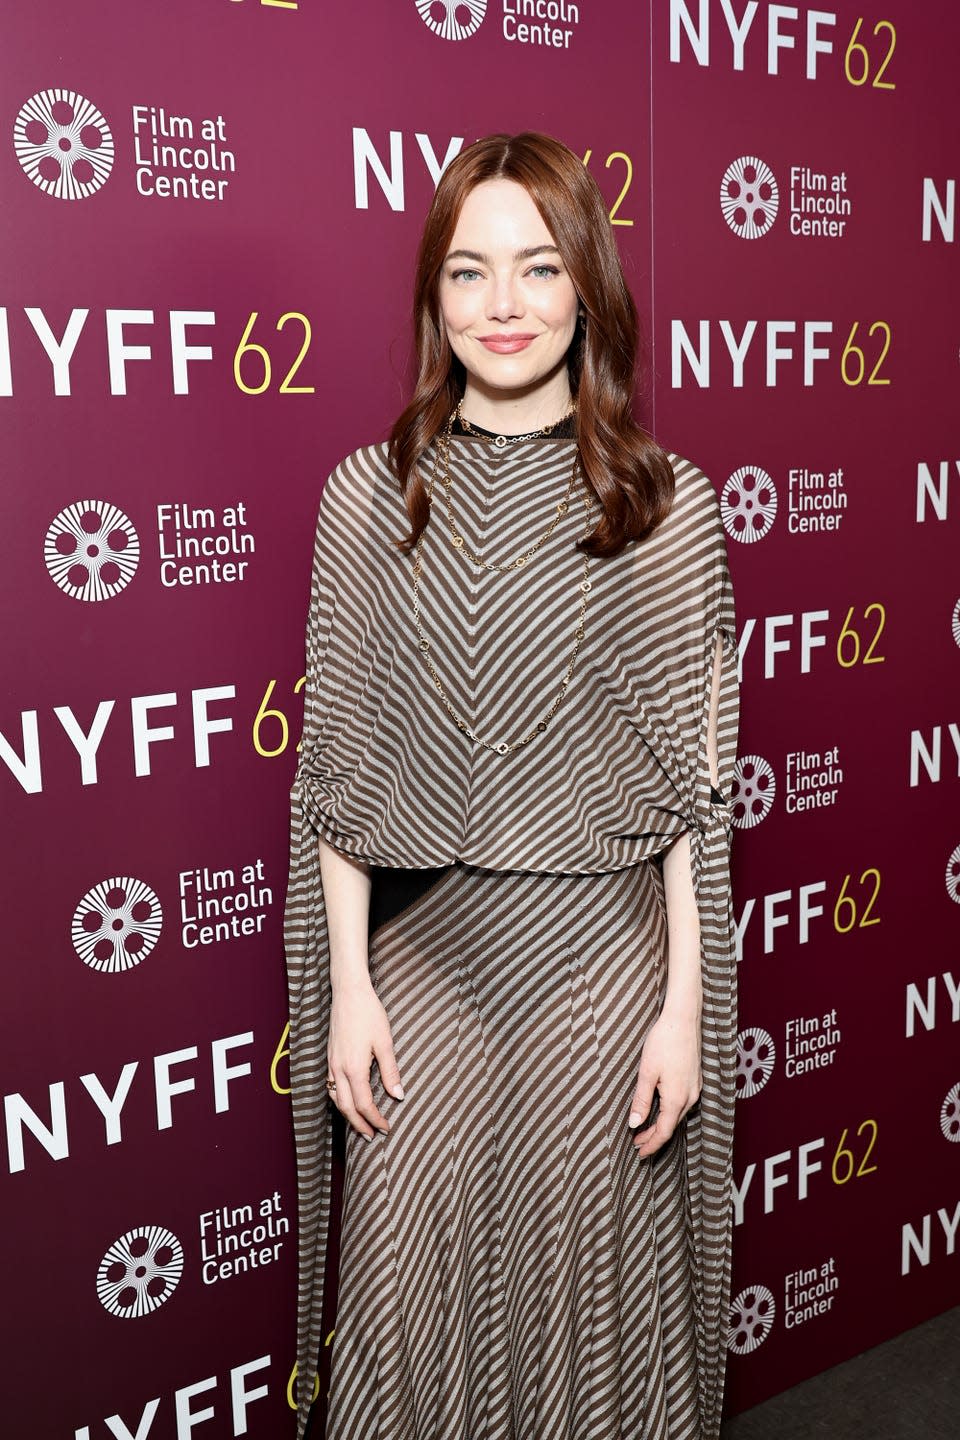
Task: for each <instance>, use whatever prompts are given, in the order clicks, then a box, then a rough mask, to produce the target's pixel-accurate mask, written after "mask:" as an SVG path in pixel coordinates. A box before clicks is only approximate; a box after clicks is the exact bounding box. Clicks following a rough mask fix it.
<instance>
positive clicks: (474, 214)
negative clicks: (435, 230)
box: [450, 179, 554, 248]
mask: <svg viewBox="0 0 960 1440" xmlns="http://www.w3.org/2000/svg"><path fill="white" fill-rule="evenodd" d="M521 239H522V241H523V243H524V245H535V244H537V243H538V242H540V241H543V242H544V243H545V244H553V243H554V237H553V235H552V234H551V233H550V229H549V227H548V225H547V223H546V221H545V220H544V218H543V216H542V215H541V214H540V211H539V210H538V209H537V207H536V205H535V204H534V203H533V200H532V199H531V197H530V195H529V193H528V192H527V191H526V190H525V189H524V187H523V186H522V185H518V184H517V182H516V181H515V180H503V179H500V180H484V181H482V182H481V183H480V184H479V185H475V186H474V187H473V189H472V190H470V191H469V192H468V193H467V195H466V197H465V198H464V201H463V205H462V206H461V208H460V214H459V215H458V217H457V223H456V226H455V227H454V231H453V235H452V236H451V240H450V245H451V248H455V247H456V246H458V245H461V244H462V245H467V244H469V243H470V242H471V241H477V240H483V241H484V243H485V244H487V245H496V244H497V243H498V242H499V243H500V244H501V245H503V246H515V245H517V244H518V243H519V242H520V240H521ZM474 248H479V247H478V246H474Z"/></svg>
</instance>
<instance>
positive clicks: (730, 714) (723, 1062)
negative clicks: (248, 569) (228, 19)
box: [285, 133, 738, 1440]
mask: <svg viewBox="0 0 960 1440" xmlns="http://www.w3.org/2000/svg"><path fill="white" fill-rule="evenodd" d="M414 321H415V328H416V337H417V350H418V356H419V363H420V371H419V378H418V381H417V386H416V390H415V393H414V396H413V399H412V401H411V403H410V405H409V407H408V408H407V410H406V411H405V412H404V414H403V415H402V416H401V417H400V419H399V420H398V421H397V423H396V425H395V426H394V429H393V432H392V436H391V440H390V443H389V445H374V446H370V447H368V448H365V449H362V450H358V451H356V452H355V453H354V454H352V455H351V456H349V457H348V458H347V459H346V460H344V461H343V462H342V463H341V464H340V465H339V466H337V468H336V470H335V471H334V472H333V474H332V475H331V476H330V478H329V480H328V481H327V484H326V486H325V487H324V490H323V495H322V499H321V503H320V511H319V519H318V526H317V535H316V545H315V555H314V569H313V584H312V592H311V604H310V612H309V617H308V624H307V688H306V710H305V720H304V736H303V742H302V752H301V757H300V763H299V768H298V771H297V776H296V780H295V783H294V787H293V791H292V803H293V821H292V834H291V878H290V887H289V892H288V897H287V909H286V916H285V940H286V945H287V959H288V968H289V977H290V1000H291V1066H292V1077H293V1079H292V1084H293V1102H294V1116H295V1124H296V1132H297V1149H298V1169H299V1187H300V1207H301V1210H300V1217H301V1218H300V1224H301V1269H300V1336H299V1360H298V1364H299V1367H300V1374H301V1376H302V1377H306V1376H309V1375H312V1374H313V1371H314V1367H315V1364H316V1357H317V1351H318V1346H319V1343H320V1339H321V1336H320V1325H321V1300H322V1289H323V1268H324V1255H325V1248H326V1240H327V1227H328V1210H329V1204H330V1129H331V1124H330V1118H331V1113H332V1107H331V1106H329V1105H328V1096H329V1099H330V1100H331V1101H332V1105H333V1106H335V1107H336V1108H337V1109H339V1110H340V1111H341V1112H342V1114H343V1115H344V1117H345V1119H346V1122H347V1149H346V1168H345V1178H344V1195H343V1214H342V1220H341V1255H340V1275H339V1297H338V1310H337V1324H336V1333H335V1338H334V1342H333V1353H332V1373H331V1382H330V1395H329V1416H328V1425H327V1432H326V1433H327V1436H328V1437H330V1440H360V1437H363V1440H372V1437H379V1440H710V1437H715V1436H716V1435H717V1433H718V1428H719V1413H720V1402H721V1394H722V1377H723V1358H724V1354H725V1345H724V1339H725V1335H724V1327H725V1322H726V1313H725V1311H726V1304H727V1296H728V1286H729V1203H728V1197H729V1191H730V1148H731V1119H732V1108H733V1066H734V1041H735V1032H736V1023H735V1002H734V991H733V977H734V949H733V928H732V918H731V905H730V888H729V874H728V853H729V839H730V818H731V817H730V809H729V805H728V804H727V802H726V800H725V799H724V796H725V795H726V794H728V793H729V787H730V781H731V778H732V767H733V763H734V756H735V747H736V728H737V703H738V697H737V681H736V644H735V638H734V611H733V597H732V592H731V588H730V580H729V574H728V570H727V559H726V550H725V545H724V540H723V532H722V528H721V525H720V521H719V507H718V504H717V500H716V496H715V494H714V492H713V490H712V488H711V486H710V484H709V482H708V481H707V480H706V479H705V478H704V477H703V476H702V475H701V474H700V472H699V471H697V470H696V469H695V468H694V467H693V466H692V465H690V464H689V463H688V462H686V461H685V460H682V459H680V458H679V457H677V456H668V455H665V454H664V453H663V452H662V451H661V450H660V449H659V448H658V447H657V446H656V445H655V444H654V442H653V441H652V440H651V439H650V437H649V436H647V435H646V434H645V433H644V432H643V431H642V430H641V429H640V428H639V427H638V426H637V425H636V424H635V422H634V421H633V420H632V418H631V415H630V407H631V402H632V399H633V388H634V366H635V359H636V312H635V308H634V305H633V302H632V300H631V298H630V295H629V292H628V290H627V288H626V285H625V283H624V280H623V276H622V273H621V269H620V264H619V260H618V256H617V251H616V247H615V245H614V242H613V238H612V232H611V229H610V225H609V223H608V218H607V215H606V210H605V207H604V203H603V200H602V197H601V195H600V192H599V190H598V189H597V186H596V184H595V183H594V181H593V180H592V179H591V178H590V176H589V175H588V173H587V171H586V169H585V168H584V166H583V165H582V164H581V163H580V161H579V160H578V159H577V157H576V156H574V155H573V154H572V153H571V152H570V151H569V150H568V149H567V148H566V147H565V146H563V145H561V144H560V143H559V142H558V141H556V140H553V139H551V138H549V137H547V136H544V135H539V134H535V133H526V134H522V135H517V136H513V137H510V136H506V135H493V136H490V137H488V138H487V139H485V140H482V141H479V142H477V143H476V144H474V145H471V146H470V147H468V148H467V149H466V150H464V151H463V152H462V153H461V154H460V155H459V156H458V157H457V158H456V159H455V160H454V161H453V162H452V164H451V165H450V166H449V167H448V169H447V170H446V172H445V174H444V175H443V177H442V178H441V181H440V184H439V186H438V188H437V192H436V196H435V198H434V201H433V204H432V207H431V209H430V213H429V215H428V217H427V221H426V225H425V229H424V234H423V239H422V242H421V247H420V253H419V258H418V265H417V277H416V286H415V301H414ZM428 521H429V523H428ZM701 1083H702V1093H701ZM300 1395H301V1409H300V1419H299V1433H300V1434H302V1433H303V1429H304V1426H305V1424H306V1418H307V1413H308V1410H309V1399H310V1386H309V1383H301V1385H300Z"/></svg>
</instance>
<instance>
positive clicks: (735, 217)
mask: <svg viewBox="0 0 960 1440" xmlns="http://www.w3.org/2000/svg"><path fill="white" fill-rule="evenodd" d="M720 208H721V209H722V211H723V218H724V220H726V222H727V224H728V225H729V226H730V229H731V230H732V231H733V233H734V235H739V236H740V238H741V240H758V239H759V238H760V236H761V235H766V233H767V231H768V230H770V229H771V228H772V226H773V222H774V220H776V218H777V211H778V210H779V208H780V191H779V189H778V187H777V177H776V176H775V175H774V173H773V171H772V170H771V169H770V166H769V165H767V164H766V163H765V162H764V161H763V160H760V159H758V158H757V156H756V155H741V156H740V159H739V160H734V162H733V164H732V165H728V166H727V168H726V170H725V171H724V172H723V180H722V181H721V182H720Z"/></svg>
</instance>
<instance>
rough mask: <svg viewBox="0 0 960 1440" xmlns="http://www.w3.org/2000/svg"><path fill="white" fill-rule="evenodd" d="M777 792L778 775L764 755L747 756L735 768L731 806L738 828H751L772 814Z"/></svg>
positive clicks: (731, 789)
mask: <svg viewBox="0 0 960 1440" xmlns="http://www.w3.org/2000/svg"><path fill="white" fill-rule="evenodd" d="M776 793H777V777H776V776H775V775H774V773H773V767H772V766H770V765H768V764H767V762H766V760H764V758H763V756H762V755H744V757H743V759H742V760H738V761H737V763H736V765H735V766H734V770H733V783H732V784H731V787H730V805H731V807H732V810H733V823H734V825H735V826H736V828H737V829H738V830H750V829H751V828H752V827H753V826H754V825H759V824H760V822H761V820H765V819H766V818H767V816H768V815H769V814H770V809H771V806H772V805H773V801H774V797H775V796H776Z"/></svg>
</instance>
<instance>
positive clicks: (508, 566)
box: [431, 400, 579, 572]
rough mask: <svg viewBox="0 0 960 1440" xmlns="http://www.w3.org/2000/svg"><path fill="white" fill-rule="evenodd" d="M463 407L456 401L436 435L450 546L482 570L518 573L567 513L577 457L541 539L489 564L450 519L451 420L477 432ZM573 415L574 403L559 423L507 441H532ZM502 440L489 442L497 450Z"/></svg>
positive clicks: (504, 439)
mask: <svg viewBox="0 0 960 1440" xmlns="http://www.w3.org/2000/svg"><path fill="white" fill-rule="evenodd" d="M462 405H463V401H462V400H459V401H458V402H457V408H456V409H455V410H454V412H453V414H452V415H451V416H450V418H449V419H448V421H447V423H446V425H445V426H444V428H443V430H441V432H440V434H439V435H438V436H437V452H438V454H439V457H440V461H441V469H440V473H439V475H438V476H437V478H438V479H439V481H440V484H441V485H442V486H443V492H444V499H445V501H446V506H447V522H448V524H449V526H450V544H451V545H452V546H453V548H454V549H455V550H459V551H461V553H462V554H464V555H467V556H468V557H469V558H470V559H471V560H472V561H473V563H474V564H475V565H482V566H483V568H484V570H500V571H502V572H505V571H507V570H520V569H522V568H523V566H524V565H526V563H527V561H528V560H529V559H530V556H531V555H535V554H536V552H537V551H538V550H539V549H540V547H541V545H543V544H545V543H546V541H547V540H549V539H550V536H551V535H552V534H553V532H554V530H555V529H556V528H557V525H558V524H559V523H560V520H561V518H562V517H563V516H564V515H566V513H567V511H568V510H569V508H570V492H571V490H572V489H573V482H574V480H575V479H576V478H577V467H578V463H579V456H578V455H577V452H576V450H574V456H573V466H572V468H571V470H570V478H569V479H568V481H567V488H566V490H565V491H564V494H563V499H562V500H560V501H558V502H557V507H556V514H555V515H554V517H553V519H552V520H551V522H550V524H549V525H548V526H547V528H546V530H545V531H544V532H543V534H542V535H541V536H540V539H539V540H537V541H536V543H535V544H533V545H531V546H530V548H529V550H524V551H523V553H522V554H520V555H517V556H515V557H514V559H512V560H505V561H503V562H501V563H500V564H492V565H491V564H489V563H488V562H487V561H486V560H484V559H483V557H482V556H481V555H477V554H475V553H474V551H473V550H471V549H470V547H469V545H468V544H467V542H466V540H465V539H464V537H463V535H462V534H461V532H460V531H459V530H458V529H457V522H456V521H455V520H454V518H453V509H452V507H451V504H450V491H451V489H452V487H453V480H452V478H451V475H450V435H451V432H452V430H453V422H454V420H459V421H460V423H461V425H462V426H463V427H464V429H465V430H467V431H468V432H469V433H470V434H479V433H480V432H478V431H476V430H474V428H473V426H472V425H471V424H470V422H469V421H468V420H467V419H466V418H465V416H464V415H463V414H462V413H461V408H460V407H461V406H462ZM575 413H576V405H575V404H574V405H571V407H570V409H569V410H568V411H567V412H566V414H564V415H561V416H560V419H559V420H554V421H553V423H552V424H551V425H545V426H544V427H543V428H542V429H541V430H531V431H530V432H529V433H528V434H527V435H514V436H510V437H509V440H512V441H516V440H532V439H533V438H534V437H536V436H540V435H547V434H548V433H549V432H550V431H551V430H555V429H556V427H557V426H558V425H560V424H561V423H562V422H563V421H564V420H566V419H567V418H568V416H570V415H573V414H575ZM481 438H482V439H484V440H487V439H490V437H489V436H486V435H483V436H481ZM501 440H503V441H504V444H507V443H509V442H508V439H507V437H505V436H503V435H497V436H496V437H494V438H493V439H492V440H491V443H492V444H493V445H495V446H496V447H497V448H498V449H502V448H503V447H502V446H501V444H500V442H501ZM431 494H432V486H431Z"/></svg>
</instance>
